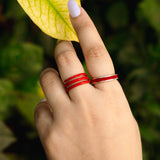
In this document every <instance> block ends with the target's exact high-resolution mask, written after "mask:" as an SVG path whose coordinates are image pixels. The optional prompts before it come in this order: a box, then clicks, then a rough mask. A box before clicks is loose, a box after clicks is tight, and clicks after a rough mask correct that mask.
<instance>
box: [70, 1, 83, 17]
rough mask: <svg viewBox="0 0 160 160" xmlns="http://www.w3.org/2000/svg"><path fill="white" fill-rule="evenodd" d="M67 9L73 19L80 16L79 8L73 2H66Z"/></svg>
mask: <svg viewBox="0 0 160 160" xmlns="http://www.w3.org/2000/svg"><path fill="white" fill-rule="evenodd" d="M68 9H69V13H70V15H71V16H72V17H73V18H75V17H78V16H79V15H80V14H81V10H80V7H79V5H78V4H77V2H76V1H75V0H69V1H68Z"/></svg>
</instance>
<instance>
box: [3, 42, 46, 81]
mask: <svg viewBox="0 0 160 160" xmlns="http://www.w3.org/2000/svg"><path fill="white" fill-rule="evenodd" d="M42 53H43V52H42V48H41V47H39V46H37V45H33V44H30V43H22V44H17V45H13V46H8V47H7V48H4V49H2V50H0V68H1V69H0V72H1V74H4V75H5V77H8V78H9V79H11V80H13V81H14V82H17V83H19V81H21V80H23V79H27V77H30V76H35V75H37V77H38V75H39V73H40V72H41V70H42V64H43V63H42V59H43V54H42ZM6 71H7V72H6Z"/></svg>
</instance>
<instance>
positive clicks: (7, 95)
mask: <svg viewBox="0 0 160 160" xmlns="http://www.w3.org/2000/svg"><path fill="white" fill-rule="evenodd" d="M13 88H14V85H13V83H12V82H11V81H9V80H7V79H0V120H2V119H4V118H5V115H6V114H7V111H8V107H9V105H10V104H12V101H13V95H12V92H13Z"/></svg>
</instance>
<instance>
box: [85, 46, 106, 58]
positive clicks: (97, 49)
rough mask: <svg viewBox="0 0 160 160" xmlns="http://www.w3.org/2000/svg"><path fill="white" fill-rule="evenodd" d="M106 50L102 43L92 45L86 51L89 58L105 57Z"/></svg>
mask: <svg viewBox="0 0 160 160" xmlns="http://www.w3.org/2000/svg"><path fill="white" fill-rule="evenodd" d="M105 53H106V51H105V49H104V47H103V46H102V45H97V44H96V45H94V46H92V47H90V48H89V49H88V50H87V51H86V56H87V57H88V58H92V57H93V58H98V57H103V56H105V55H106V54H105Z"/></svg>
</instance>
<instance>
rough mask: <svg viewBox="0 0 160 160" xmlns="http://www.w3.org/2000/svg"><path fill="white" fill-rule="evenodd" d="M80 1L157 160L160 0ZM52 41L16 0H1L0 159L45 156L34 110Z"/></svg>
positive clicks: (148, 156) (148, 153)
mask: <svg viewBox="0 0 160 160" xmlns="http://www.w3.org/2000/svg"><path fill="white" fill-rule="evenodd" d="M82 6H83V7H84V8H85V9H86V10H87V12H88V13H89V15H90V16H91V18H92V19H93V21H94V22H95V25H96V26H97V29H98V31H99V33H100V34H101V37H102V39H103V40H104V43H105V45H106V47H107V49H108V50H109V52H110V54H111V57H112V59H113V62H114V64H115V68H116V72H117V73H118V74H119V81H120V83H121V84H122V86H123V88H124V91H125V93H126V96H127V98H128V100H129V103H130V106H131V109H132V111H133V114H134V116H135V118H136V119H137V121H138V123H139V126H140V131H141V135H142V143H143V155H144V160H152V159H154V160H159V159H160V154H159V146H160V85H159V82H160V1H159V0H141V1H140V0H134V1H127V0H88V1H82ZM55 44H56V40H54V39H52V38H50V37H49V36H47V35H45V34H44V33H42V32H41V31H40V30H39V29H38V28H37V27H36V26H35V25H34V24H33V23H32V21H31V20H30V19H29V18H28V16H27V15H26V14H25V13H24V11H23V10H22V9H21V7H20V6H19V5H18V3H17V2H16V0H7V1H5V0H0V160H9V159H10V160H18V159H21V160H28V159H30V160H35V159H39V160H41V159H45V155H44V152H43V149H42V147H41V144H40V141H39V139H38V136H37V133H36V131H35V128H34V120H33V113H34V108H35V106H36V104H37V103H38V102H39V100H40V99H41V98H42V97H43V94H42V91H41V89H40V85H39V80H38V79H39V74H40V72H41V71H42V69H43V68H46V67H55V68H56V64H55V62H54V59H53V56H52V55H53V52H54V47H55ZM74 46H75V48H76V50H77V52H78V55H79V58H80V59H81V61H82V62H83V61H84V60H83V56H82V53H81V51H80V48H79V46H78V44H76V43H74ZM77 46H78V47H77Z"/></svg>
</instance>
